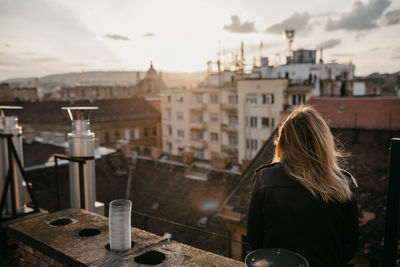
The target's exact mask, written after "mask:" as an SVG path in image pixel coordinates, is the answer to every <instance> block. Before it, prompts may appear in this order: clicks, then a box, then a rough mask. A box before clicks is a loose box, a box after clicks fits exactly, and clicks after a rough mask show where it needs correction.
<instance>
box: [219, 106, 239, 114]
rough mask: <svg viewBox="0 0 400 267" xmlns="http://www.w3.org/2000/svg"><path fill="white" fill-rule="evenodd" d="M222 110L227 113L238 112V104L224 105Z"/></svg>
mask: <svg viewBox="0 0 400 267" xmlns="http://www.w3.org/2000/svg"><path fill="white" fill-rule="evenodd" d="M222 109H223V110H226V111H236V112H237V110H238V105H237V104H222Z"/></svg>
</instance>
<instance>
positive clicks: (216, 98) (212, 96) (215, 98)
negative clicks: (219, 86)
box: [210, 94, 218, 104]
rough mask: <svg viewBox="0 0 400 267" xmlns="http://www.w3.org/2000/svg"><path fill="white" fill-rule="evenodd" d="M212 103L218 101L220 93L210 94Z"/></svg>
mask: <svg viewBox="0 0 400 267" xmlns="http://www.w3.org/2000/svg"><path fill="white" fill-rule="evenodd" d="M210 103H213V104H215V103H218V95H217V94H210Z"/></svg>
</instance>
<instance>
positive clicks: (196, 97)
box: [167, 93, 238, 105]
mask: <svg viewBox="0 0 400 267" xmlns="http://www.w3.org/2000/svg"><path fill="white" fill-rule="evenodd" d="M218 100H219V97H218V94H210V103H212V104H217V103H218ZM175 101H176V102H178V103H182V102H184V97H183V95H181V94H177V95H176V98H175ZM167 102H168V103H171V96H167ZM192 103H206V101H205V94H196V93H194V94H193V95H192ZM228 103H229V104H234V105H237V103H238V96H237V95H234V94H232V95H228Z"/></svg>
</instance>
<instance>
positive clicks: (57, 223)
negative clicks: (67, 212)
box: [49, 218, 72, 226]
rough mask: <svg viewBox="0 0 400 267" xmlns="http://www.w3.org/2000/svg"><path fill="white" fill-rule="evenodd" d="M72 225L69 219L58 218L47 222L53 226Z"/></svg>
mask: <svg viewBox="0 0 400 267" xmlns="http://www.w3.org/2000/svg"><path fill="white" fill-rule="evenodd" d="M70 223H72V220H71V219H70V218H58V219H55V220H52V221H50V222H49V224H50V225H53V226H63V225H68V224H70Z"/></svg>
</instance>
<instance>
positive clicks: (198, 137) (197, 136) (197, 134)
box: [191, 131, 204, 141]
mask: <svg viewBox="0 0 400 267" xmlns="http://www.w3.org/2000/svg"><path fill="white" fill-rule="evenodd" d="M191 136H192V140H193V141H202V140H204V133H203V132H201V131H192V132H191Z"/></svg>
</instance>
